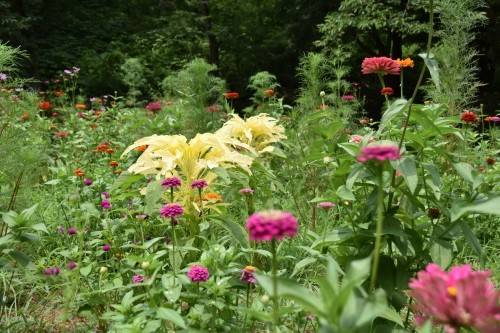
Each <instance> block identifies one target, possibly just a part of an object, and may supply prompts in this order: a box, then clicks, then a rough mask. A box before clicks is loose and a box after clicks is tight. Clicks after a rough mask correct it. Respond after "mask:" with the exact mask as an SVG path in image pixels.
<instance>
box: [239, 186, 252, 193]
mask: <svg viewBox="0 0 500 333" xmlns="http://www.w3.org/2000/svg"><path fill="white" fill-rule="evenodd" d="M253 192H254V190H252V189H251V188H250V187H245V188H242V189H241V190H240V194H241V195H250V194H253Z"/></svg>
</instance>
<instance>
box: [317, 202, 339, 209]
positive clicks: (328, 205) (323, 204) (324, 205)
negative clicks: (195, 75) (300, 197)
mask: <svg viewBox="0 0 500 333" xmlns="http://www.w3.org/2000/svg"><path fill="white" fill-rule="evenodd" d="M333 207H335V203H333V202H330V201H323V202H320V203H319V204H318V208H321V209H324V210H328V209H331V208H333Z"/></svg>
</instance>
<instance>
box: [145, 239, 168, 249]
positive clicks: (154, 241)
mask: <svg viewBox="0 0 500 333" xmlns="http://www.w3.org/2000/svg"><path fill="white" fill-rule="evenodd" d="M162 239H163V237H155V238H153V239H150V240H148V241H147V242H145V243H144V244H142V248H143V249H144V250H147V249H149V248H150V247H151V246H153V245H154V244H155V243H157V242H159V241H160V240H162Z"/></svg>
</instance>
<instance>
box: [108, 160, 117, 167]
mask: <svg viewBox="0 0 500 333" xmlns="http://www.w3.org/2000/svg"><path fill="white" fill-rule="evenodd" d="M118 165H119V163H118V162H117V161H111V162H109V166H110V167H113V168H116V167H117V166H118Z"/></svg>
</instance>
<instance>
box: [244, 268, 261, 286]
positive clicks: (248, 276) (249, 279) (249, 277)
mask: <svg viewBox="0 0 500 333" xmlns="http://www.w3.org/2000/svg"><path fill="white" fill-rule="evenodd" d="M255 271H256V268H255V267H253V266H246V267H245V268H243V269H242V270H241V276H240V281H242V282H246V283H249V284H255V283H256V282H257V279H255V275H254V273H255Z"/></svg>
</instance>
